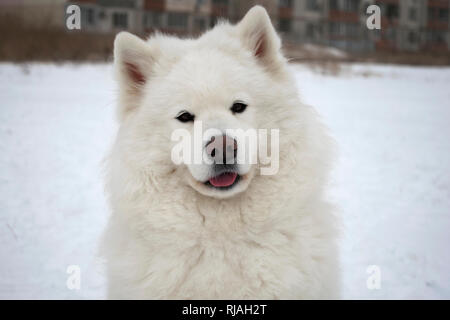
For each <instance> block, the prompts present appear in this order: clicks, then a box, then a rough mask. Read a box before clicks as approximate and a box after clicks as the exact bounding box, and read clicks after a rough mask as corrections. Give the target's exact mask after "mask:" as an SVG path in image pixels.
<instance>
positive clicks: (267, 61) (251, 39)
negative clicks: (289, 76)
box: [237, 6, 282, 70]
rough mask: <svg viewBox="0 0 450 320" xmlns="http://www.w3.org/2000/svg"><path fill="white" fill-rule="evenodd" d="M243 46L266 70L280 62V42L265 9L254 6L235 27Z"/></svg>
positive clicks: (273, 67)
mask: <svg viewBox="0 0 450 320" xmlns="http://www.w3.org/2000/svg"><path fill="white" fill-rule="evenodd" d="M237 29H238V34H239V37H240V38H241V40H242V42H243V44H244V46H246V47H247V48H248V49H249V50H251V52H253V54H254V56H255V57H256V58H257V59H258V60H259V61H260V62H261V63H262V64H263V65H264V66H265V67H267V68H269V69H272V70H273V69H276V68H277V67H278V66H279V65H280V62H281V61H282V55H281V52H280V47H281V40H280V38H279V37H278V35H277V33H276V31H275V29H274V27H273V25H272V22H271V21H270V17H269V15H268V14H267V11H266V9H264V8H263V7H262V6H254V7H253V8H251V9H250V10H249V11H248V12H247V14H246V15H245V16H244V18H242V20H241V21H240V22H239V23H238V25H237Z"/></svg>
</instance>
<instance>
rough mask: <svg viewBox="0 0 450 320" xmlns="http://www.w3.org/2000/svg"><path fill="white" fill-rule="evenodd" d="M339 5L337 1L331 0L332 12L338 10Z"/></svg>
mask: <svg viewBox="0 0 450 320" xmlns="http://www.w3.org/2000/svg"><path fill="white" fill-rule="evenodd" d="M338 9H339V5H338V1H337V0H330V10H338Z"/></svg>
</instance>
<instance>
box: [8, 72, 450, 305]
mask: <svg viewBox="0 0 450 320" xmlns="http://www.w3.org/2000/svg"><path fill="white" fill-rule="evenodd" d="M293 68H294V70H295V72H296V78H297V81H298V84H299V88H300V92H301V95H302V97H303V99H304V100H305V101H306V102H307V103H309V104H312V105H314V106H316V107H317V109H318V110H319V111H320V113H321V114H322V115H323V118H324V121H325V122H326V123H327V124H328V126H329V127H330V130H331V133H332V135H333V136H334V137H335V139H336V140H337V142H338V144H339V147H340V157H339V161H338V163H337V165H336V170H335V172H334V174H333V180H332V188H331V194H330V196H331V197H332V198H333V199H334V201H335V202H336V203H337V204H338V205H339V207H340V214H341V215H342V217H343V238H342V273H343V297H344V298H350V299H353V298H363V299H380V298H387V299H398V298H447V299H449V298H450V250H449V249H448V246H449V244H450V69H449V68H413V67H393V66H374V65H369V66H367V65H366V66H363V65H347V66H345V67H343V68H342V70H341V73H340V74H338V75H331V74H323V73H321V72H317V71H313V70H311V69H310V68H307V67H305V66H299V65H298V66H293ZM111 74H112V72H111V67H110V66H109V65H89V64H85V65H70V64H68V65H62V66H56V65H30V66H26V67H24V66H15V65H11V64H0V101H1V103H0V104H1V105H0V298H41V299H53V298H62V299H78V298H86V299H90V298H104V297H105V293H104V291H105V281H104V277H103V275H102V268H101V263H100V261H99V260H98V259H97V258H96V250H97V240H98V237H99V235H100V232H101V230H102V229H103V227H104V225H105V222H106V218H107V206H106V204H105V199H104V196H103V190H102V178H101V161H102V157H103V155H104V154H105V153H106V151H107V149H108V146H109V145H110V144H111V141H112V139H113V135H114V132H115V129H116V125H115V122H114V90H115V89H114V83H113V82H112V81H111ZM69 265H79V266H80V268H81V289H80V290H78V291H77V290H69V289H68V288H67V286H66V280H67V277H68V274H67V273H66V269H67V267H68V266H69ZM370 265H377V266H378V267H379V268H380V270H381V287H380V289H377V290H369V289H368V288H367V285H366V281H367V278H368V277H369V274H368V273H367V272H366V270H367V267H368V266H370Z"/></svg>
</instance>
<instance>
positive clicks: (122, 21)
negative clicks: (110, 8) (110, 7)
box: [113, 12, 128, 29]
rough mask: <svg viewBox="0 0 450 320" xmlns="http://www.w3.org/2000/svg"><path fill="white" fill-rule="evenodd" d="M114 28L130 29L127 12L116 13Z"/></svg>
mask: <svg viewBox="0 0 450 320" xmlns="http://www.w3.org/2000/svg"><path fill="white" fill-rule="evenodd" d="M113 27H115V28H124V29H126V28H127V27H128V14H126V13H125V12H114V13H113Z"/></svg>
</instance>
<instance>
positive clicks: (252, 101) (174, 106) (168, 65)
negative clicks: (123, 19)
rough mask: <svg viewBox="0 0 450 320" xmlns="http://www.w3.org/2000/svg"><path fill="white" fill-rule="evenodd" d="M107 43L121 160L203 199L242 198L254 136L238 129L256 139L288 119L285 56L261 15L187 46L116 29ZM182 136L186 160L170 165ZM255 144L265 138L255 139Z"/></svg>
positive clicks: (251, 168) (251, 169) (252, 171)
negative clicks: (123, 156)
mask: <svg viewBox="0 0 450 320" xmlns="http://www.w3.org/2000/svg"><path fill="white" fill-rule="evenodd" d="M114 46H115V49H114V56H115V68H116V71H117V75H118V79H119V97H120V101H119V118H120V121H121V130H120V133H119V139H118V140H119V143H121V144H122V145H123V147H124V148H122V150H123V151H125V153H127V156H126V157H127V159H128V161H129V163H130V164H131V165H132V166H133V167H134V168H135V169H136V170H139V171H140V172H146V173H148V174H149V175H154V174H155V173H156V172H157V173H158V174H161V175H166V176H167V177H169V176H171V177H176V178H177V179H178V180H177V181H179V183H184V184H188V185H189V186H190V187H192V188H193V189H195V190H196V191H198V192H200V193H201V194H203V195H207V196H213V197H216V198H226V197H230V196H233V195H235V194H237V193H240V192H244V191H245V190H246V189H247V188H248V186H249V184H250V183H251V181H252V179H253V177H254V176H255V175H256V174H259V173H258V172H257V171H258V168H259V165H258V158H259V157H258V156H256V153H257V152H256V153H255V152H254V149H251V148H252V147H251V143H250V142H249V140H248V138H249V136H250V135H251V134H252V133H250V135H245V134H244V135H239V134H238V133H239V132H240V133H242V132H245V133H248V132H249V131H248V130H249V129H250V131H251V130H253V132H254V133H256V134H258V133H259V132H258V131H257V130H259V129H267V130H270V129H272V128H277V127H278V126H277V124H278V122H279V121H282V120H286V118H287V117H289V114H288V113H287V112H286V110H285V108H284V106H286V104H287V102H286V99H288V98H286V97H287V96H289V93H287V92H286V90H287V89H286V87H289V86H286V81H289V79H288V78H287V77H286V71H285V70H284V68H285V59H284V58H283V56H282V54H281V53H280V39H279V37H278V36H277V34H276V32H275V30H274V28H273V26H272V24H271V22H270V18H269V16H268V15H267V13H266V11H265V9H263V8H262V7H259V6H257V7H254V8H252V9H251V10H250V11H249V12H248V13H247V15H246V16H245V17H244V18H243V19H242V21H241V22H239V23H238V24H237V25H229V24H227V23H219V24H218V25H217V26H216V27H215V28H214V29H212V30H210V31H209V32H207V33H205V34H204V35H203V36H201V37H200V38H198V39H195V40H192V39H185V40H182V39H178V38H175V37H168V36H164V35H158V34H157V35H154V36H152V37H151V38H150V39H149V40H148V41H143V40H141V39H139V38H138V37H135V36H133V35H131V34H129V33H120V34H119V35H117V37H116V40H115V44H114ZM239 129H240V131H239ZM181 136H184V137H185V136H189V137H190V138H189V137H188V138H186V137H185V138H186V139H184V138H183V139H181V140H183V142H190V144H189V146H188V147H187V149H186V148H184V149H183V151H184V154H183V156H186V153H189V152H188V151H189V150H190V154H191V156H190V157H187V158H183V159H184V160H183V161H181V163H176V161H174V159H173V157H174V154H176V153H177V151H179V149H178V147H180V141H181V140H180V139H178V140H177V139H174V138H180V137H181ZM269 137H270V132H268V140H270V139H269ZM266 141H267V140H266ZM246 142H247V143H246ZM258 147H259V148H261V147H263V148H268V146H267V142H265V141H262V140H261V139H258ZM269 149H270V147H269ZM252 150H253V151H252ZM258 154H259V153H258ZM255 157H256V158H257V159H256V163H255V161H253V160H255Z"/></svg>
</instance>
